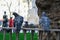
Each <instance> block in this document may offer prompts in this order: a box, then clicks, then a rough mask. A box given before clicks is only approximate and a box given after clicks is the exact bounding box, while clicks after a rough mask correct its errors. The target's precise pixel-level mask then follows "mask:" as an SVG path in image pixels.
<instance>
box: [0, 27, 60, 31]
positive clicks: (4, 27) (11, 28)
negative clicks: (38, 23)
mask: <svg viewBox="0 0 60 40" xmlns="http://www.w3.org/2000/svg"><path fill="white" fill-rule="evenodd" d="M0 28H4V29H16V27H0ZM21 29H25V30H38V31H39V30H41V31H44V29H42V28H21ZM49 31H60V29H49Z"/></svg>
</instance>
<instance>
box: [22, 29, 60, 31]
mask: <svg viewBox="0 0 60 40" xmlns="http://www.w3.org/2000/svg"><path fill="white" fill-rule="evenodd" d="M22 29H25V30H42V31H44V29H41V28H22ZM49 31H60V29H49Z"/></svg>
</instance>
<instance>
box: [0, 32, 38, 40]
mask: <svg viewBox="0 0 60 40" xmlns="http://www.w3.org/2000/svg"><path fill="white" fill-rule="evenodd" d="M26 37H27V40H31V34H30V33H27V35H26ZM0 40H3V33H2V32H0ZM6 40H9V33H6ZM12 40H16V34H15V33H13V34H12ZM19 40H24V34H23V33H20V36H19ZM34 40H38V36H37V33H34Z"/></svg>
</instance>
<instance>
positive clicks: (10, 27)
mask: <svg viewBox="0 0 60 40" xmlns="http://www.w3.org/2000/svg"><path fill="white" fill-rule="evenodd" d="M0 28H3V29H16V27H0Z"/></svg>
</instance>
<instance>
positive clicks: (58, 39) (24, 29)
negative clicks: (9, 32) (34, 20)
mask: <svg viewBox="0 0 60 40" xmlns="http://www.w3.org/2000/svg"><path fill="white" fill-rule="evenodd" d="M0 28H3V29H16V28H14V27H12V28H9V27H0ZM22 30H23V32H24V40H27V39H26V31H27V30H31V40H34V39H33V37H34V31H35V30H37V31H38V37H37V38H38V40H43V38H42V33H43V32H44V29H40V28H22ZM49 32H57V35H56V40H60V29H49ZM5 33H6V32H5V30H4V35H3V40H5ZM49 35H50V34H49ZM49 35H48V36H47V38H46V40H51V39H50V37H49ZM17 38H18V37H16V39H17Z"/></svg>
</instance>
